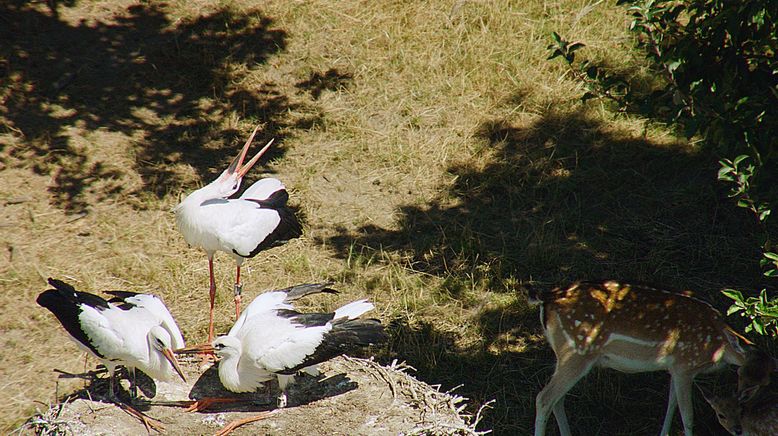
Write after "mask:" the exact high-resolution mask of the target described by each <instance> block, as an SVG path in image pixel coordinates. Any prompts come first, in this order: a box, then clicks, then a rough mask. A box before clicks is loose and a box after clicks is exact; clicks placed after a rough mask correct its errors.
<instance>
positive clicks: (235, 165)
mask: <svg viewBox="0 0 778 436" xmlns="http://www.w3.org/2000/svg"><path fill="white" fill-rule="evenodd" d="M257 130H259V126H257V127H255V128H254V131H253V132H252V133H251V136H249V139H248V140H246V144H244V145H243V150H241V151H240V154H239V155H237V156H236V157H235V159H233V160H232V162H231V163H230V166H229V167H227V173H228V174H233V173H237V175H238V178H239V179H240V178H242V177H243V176H245V175H246V173H247V172H248V171H249V170H250V169H251V167H253V166H254V164H255V163H257V161H258V160H259V158H260V157H261V156H262V155H263V154H265V152H266V151H267V149H268V148H270V144H272V143H273V139H271V140H270V141H268V143H267V144H265V146H264V147H263V148H262V150H259V152H258V153H257V154H256V155H254V157H253V158H251V160H250V161H248V163H247V164H246V165H243V160H244V159H246V154H248V151H249V147H250V146H251V142H252V141H253V140H254V135H256V134H257Z"/></svg>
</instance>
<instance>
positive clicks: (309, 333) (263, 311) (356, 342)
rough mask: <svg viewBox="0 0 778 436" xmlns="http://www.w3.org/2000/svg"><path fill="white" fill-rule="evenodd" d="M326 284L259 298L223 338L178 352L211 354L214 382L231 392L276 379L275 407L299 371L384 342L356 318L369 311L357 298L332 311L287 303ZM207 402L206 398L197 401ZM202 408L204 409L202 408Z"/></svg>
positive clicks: (378, 330) (373, 323)
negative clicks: (214, 364) (216, 363)
mask: <svg viewBox="0 0 778 436" xmlns="http://www.w3.org/2000/svg"><path fill="white" fill-rule="evenodd" d="M328 285H329V284H326V283H325V284H313V285H300V286H294V287H292V288H288V289H284V290H279V291H272V292H266V293H264V294H261V295H259V296H258V297H257V298H256V299H255V300H254V301H253V302H252V303H251V304H250V305H249V306H248V307H247V308H246V310H245V311H244V312H243V314H242V315H241V316H240V317H239V318H238V321H237V322H236V323H235V325H234V326H233V327H232V329H230V332H229V333H228V334H227V335H225V336H220V337H218V338H216V340H214V341H213V344H212V345H211V346H208V345H199V346H194V347H191V348H188V349H184V350H177V351H176V352H178V353H193V352H206V353H207V352H215V353H216V355H217V357H218V358H219V379H220V380H221V382H222V384H223V385H224V387H225V388H226V389H227V390H229V391H231V392H252V391H255V390H256V389H257V388H259V387H260V386H261V385H262V384H263V383H265V382H267V381H270V380H272V379H273V378H274V377H275V378H277V379H278V384H279V387H280V389H281V394H280V396H279V399H278V400H279V407H284V406H285V405H286V402H287V397H286V390H287V387H288V386H289V385H290V384H291V383H292V382H293V381H294V375H295V374H296V373H297V372H299V371H305V372H308V373H311V374H315V373H317V369H316V365H317V364H319V363H321V362H324V361H327V360H329V359H331V358H333V357H335V356H338V355H340V354H343V353H345V352H347V351H348V350H349V349H350V348H352V347H354V346H365V345H370V344H376V343H380V342H382V341H384V340H385V338H386V335H385V333H384V329H383V326H382V325H381V323H380V322H379V321H378V320H376V319H360V318H359V317H360V316H362V315H363V314H364V313H366V312H368V311H370V310H372V309H373V308H374V306H373V304H372V303H370V302H368V301H367V300H358V301H354V302H352V303H349V304H346V305H345V306H343V307H340V308H339V309H337V310H336V311H335V312H333V313H301V312H298V311H296V310H295V309H294V307H293V305H292V302H293V301H294V300H297V299H299V298H301V297H303V296H306V295H310V294H314V293H320V292H330V293H335V292H336V291H334V290H332V289H330V288H329V287H328ZM202 403H203V405H207V404H208V400H205V401H203V402H202ZM201 408H205V407H201Z"/></svg>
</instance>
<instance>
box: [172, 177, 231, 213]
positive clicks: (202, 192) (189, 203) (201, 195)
mask: <svg viewBox="0 0 778 436" xmlns="http://www.w3.org/2000/svg"><path fill="white" fill-rule="evenodd" d="M216 198H221V195H220V194H219V192H218V189H217V185H216V182H211V183H209V184H207V185H205V186H203V187H202V188H200V189H198V190H196V191H193V192H191V193H190V194H189V195H187V196H186V198H184V200H183V201H182V202H181V203H179V205H178V208H177V210H179V209H187V208H190V207H197V206H199V205H200V204H201V203H202V202H204V201H207V200H213V199H216Z"/></svg>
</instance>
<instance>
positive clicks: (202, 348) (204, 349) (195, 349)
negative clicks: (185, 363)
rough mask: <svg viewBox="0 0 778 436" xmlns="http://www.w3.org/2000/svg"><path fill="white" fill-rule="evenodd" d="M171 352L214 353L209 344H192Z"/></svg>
mask: <svg viewBox="0 0 778 436" xmlns="http://www.w3.org/2000/svg"><path fill="white" fill-rule="evenodd" d="M173 352H174V353H176V354H216V351H215V350H214V348H213V345H211V344H200V345H192V346H191V347H185V348H179V349H178V350H173Z"/></svg>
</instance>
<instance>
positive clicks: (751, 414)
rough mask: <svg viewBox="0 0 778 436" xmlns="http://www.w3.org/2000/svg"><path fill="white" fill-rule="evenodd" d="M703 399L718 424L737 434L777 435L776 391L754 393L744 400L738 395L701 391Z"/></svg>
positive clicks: (749, 435) (754, 435)
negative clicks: (714, 414) (713, 412)
mask: <svg viewBox="0 0 778 436" xmlns="http://www.w3.org/2000/svg"><path fill="white" fill-rule="evenodd" d="M703 396H704V397H705V401H707V402H708V404H710V406H711V407H712V408H713V410H714V411H715V412H716V417H717V418H718V420H719V424H721V426H722V427H724V428H725V429H726V430H727V431H728V432H729V433H730V434H733V435H738V436H776V435H778V393H776V392H770V393H765V394H761V395H756V396H755V397H753V398H752V399H750V400H748V401H746V402H740V401H738V395H737V394H736V393H732V394H731V395H727V396H717V395H712V394H709V393H706V392H705V391H703Z"/></svg>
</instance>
